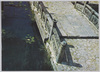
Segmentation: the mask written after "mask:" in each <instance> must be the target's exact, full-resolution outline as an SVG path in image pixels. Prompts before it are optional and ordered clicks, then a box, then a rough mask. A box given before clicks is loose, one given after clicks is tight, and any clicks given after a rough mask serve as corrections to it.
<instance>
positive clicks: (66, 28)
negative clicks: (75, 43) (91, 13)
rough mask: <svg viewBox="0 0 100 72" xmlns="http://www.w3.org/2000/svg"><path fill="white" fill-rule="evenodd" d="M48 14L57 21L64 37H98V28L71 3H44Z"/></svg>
mask: <svg viewBox="0 0 100 72" xmlns="http://www.w3.org/2000/svg"><path fill="white" fill-rule="evenodd" d="M43 3H44V5H45V6H46V7H47V10H48V12H49V13H50V14H51V15H52V17H53V18H54V19H56V20H57V27H58V28H59V27H60V28H59V31H60V33H61V34H62V36H82V37H86V36H98V30H97V29H96V27H95V26H94V25H93V24H92V23H91V22H90V21H89V20H88V19H87V18H86V17H85V16H84V15H83V14H81V13H80V12H79V11H77V10H76V9H75V8H74V6H73V4H72V3H71V2H70V1H62V2H61V1H57V2H43Z"/></svg>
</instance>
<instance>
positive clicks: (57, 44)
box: [33, 1, 66, 62]
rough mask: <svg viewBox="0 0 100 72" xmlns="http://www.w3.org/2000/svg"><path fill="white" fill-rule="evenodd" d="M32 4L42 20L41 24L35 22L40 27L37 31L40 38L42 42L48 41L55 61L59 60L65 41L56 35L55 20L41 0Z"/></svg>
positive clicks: (61, 56)
mask: <svg viewBox="0 0 100 72" xmlns="http://www.w3.org/2000/svg"><path fill="white" fill-rule="evenodd" d="M33 6H34V7H35V8H36V9H37V12H38V14H40V19H41V20H42V21H43V23H42V25H41V24H40V23H39V24H37V25H38V27H39V29H40V30H39V31H40V34H41V36H42V39H43V41H44V43H47V42H48V44H49V45H50V46H51V47H52V50H53V52H54V57H55V59H56V62H61V60H62V58H63V54H64V52H65V51H64V50H65V46H66V42H65V41H64V40H61V39H60V37H59V35H58V32H57V29H56V20H55V19H53V18H52V16H51V14H50V13H49V12H48V11H47V9H46V7H45V6H44V4H43V3H42V2H41V1H38V2H37V1H34V2H33ZM35 15H36V13H35ZM35 17H36V16H35ZM37 22H38V21H37ZM40 25H41V26H40ZM43 32H45V33H43Z"/></svg>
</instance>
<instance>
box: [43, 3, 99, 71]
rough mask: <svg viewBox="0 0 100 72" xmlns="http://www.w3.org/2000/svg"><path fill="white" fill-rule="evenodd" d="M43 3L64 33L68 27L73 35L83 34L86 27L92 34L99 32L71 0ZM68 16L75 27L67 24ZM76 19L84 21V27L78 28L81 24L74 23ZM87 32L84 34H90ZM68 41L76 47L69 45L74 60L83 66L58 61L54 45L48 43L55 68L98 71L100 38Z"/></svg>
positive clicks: (59, 69) (60, 69) (47, 47)
mask: <svg viewBox="0 0 100 72" xmlns="http://www.w3.org/2000/svg"><path fill="white" fill-rule="evenodd" d="M43 3H44V4H45V5H46V7H48V8H47V9H48V11H49V12H50V13H52V16H53V17H54V18H55V19H57V21H58V23H57V25H58V26H59V28H61V29H62V30H61V29H60V30H61V31H62V33H63V35H66V33H65V31H64V30H67V29H68V30H67V31H69V33H70V34H71V36H73V35H74V34H76V35H80V34H81V35H82V34H83V32H82V30H85V29H87V30H86V31H88V33H90V34H91V35H90V36H92V35H95V33H96V34H98V32H97V30H96V29H95V27H94V26H93V24H91V23H90V22H89V21H87V19H85V18H84V17H82V14H81V13H79V12H76V10H75V9H73V8H74V7H73V5H72V4H71V3H70V2H43ZM64 10H65V11H64ZM70 10H71V11H70ZM61 11H62V12H61ZM53 12H54V13H55V12H56V13H55V14H53ZM74 14H76V15H77V16H74ZM72 15H73V16H72ZM78 15H80V16H78ZM70 17H71V18H70ZM73 17H76V18H75V20H74V19H73ZM66 18H68V20H69V21H70V22H71V25H73V27H71V26H70V25H69V24H67V25H66V23H67V22H68V21H66ZM79 18H80V19H79ZM81 19H83V20H81ZM72 20H73V21H72ZM76 21H79V24H80V23H82V26H83V27H82V26H80V27H79V28H78V27H77V26H78V25H79V24H77V23H75V24H74V22H76ZM86 23H88V24H86ZM62 27H63V28H62ZM65 27H67V28H65ZM64 28H65V29H64ZM75 28H77V29H76V30H77V31H78V30H79V31H78V32H77V33H76V31H75ZM81 28H82V29H81ZM91 30H92V31H91ZM80 31H81V32H80ZM85 33H86V32H84V35H86V34H87V35H88V33H86V34H85ZM70 34H69V35H70ZM84 35H83V36H84ZM66 42H67V44H68V45H71V46H73V47H74V48H70V47H71V46H69V51H70V53H71V56H72V60H73V62H74V63H78V64H80V65H82V67H76V66H69V65H66V64H67V63H66V62H62V63H57V62H56V58H55V56H54V55H55V53H54V50H53V47H52V45H51V44H48V43H46V49H47V51H48V52H49V51H50V53H51V54H50V56H51V59H50V60H51V63H52V65H53V68H54V70H58V71H97V70H99V40H98V39H66ZM51 43H52V42H51Z"/></svg>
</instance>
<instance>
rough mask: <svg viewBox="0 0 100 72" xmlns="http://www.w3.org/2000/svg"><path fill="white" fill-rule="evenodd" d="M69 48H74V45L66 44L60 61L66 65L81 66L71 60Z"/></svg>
mask: <svg viewBox="0 0 100 72" xmlns="http://www.w3.org/2000/svg"><path fill="white" fill-rule="evenodd" d="M70 48H74V46H73V45H68V44H67V45H66V48H65V54H64V57H63V60H62V61H61V62H60V63H61V64H64V65H68V66H75V67H82V65H81V64H79V63H75V62H73V58H72V55H71V52H70Z"/></svg>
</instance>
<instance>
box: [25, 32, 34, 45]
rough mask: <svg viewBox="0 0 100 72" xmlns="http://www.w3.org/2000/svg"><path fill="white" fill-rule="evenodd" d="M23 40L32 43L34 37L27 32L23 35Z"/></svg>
mask: <svg viewBox="0 0 100 72" xmlns="http://www.w3.org/2000/svg"><path fill="white" fill-rule="evenodd" d="M25 41H26V43H29V44H32V43H33V42H35V40H34V37H32V36H30V35H29V34H27V36H25Z"/></svg>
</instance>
